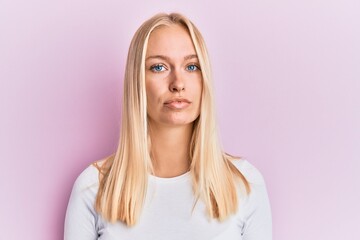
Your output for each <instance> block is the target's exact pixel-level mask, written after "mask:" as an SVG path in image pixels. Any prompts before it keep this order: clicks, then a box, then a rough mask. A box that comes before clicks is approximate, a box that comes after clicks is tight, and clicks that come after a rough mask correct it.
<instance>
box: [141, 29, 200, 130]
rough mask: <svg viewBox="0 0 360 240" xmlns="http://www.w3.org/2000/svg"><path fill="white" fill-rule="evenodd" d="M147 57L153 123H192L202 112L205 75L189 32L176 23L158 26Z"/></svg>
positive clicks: (149, 113)
mask: <svg viewBox="0 0 360 240" xmlns="http://www.w3.org/2000/svg"><path fill="white" fill-rule="evenodd" d="M145 59H146V60H145V68H146V69H145V81H146V92H147V113H148V118H149V122H150V124H157V125H163V126H180V125H186V124H192V123H193V121H194V120H195V119H196V118H197V117H198V116H199V114H200V101H201V91H202V75H201V69H200V64H199V60H198V57H197V55H196V51H195V47H194V45H193V42H192V40H191V37H190V35H189V33H188V32H187V31H186V29H185V28H184V27H182V26H180V25H177V24H173V25H171V26H161V27H159V28H157V29H155V30H154V31H153V32H152V33H151V34H150V37H149V41H148V47H147V52H146V58H145Z"/></svg>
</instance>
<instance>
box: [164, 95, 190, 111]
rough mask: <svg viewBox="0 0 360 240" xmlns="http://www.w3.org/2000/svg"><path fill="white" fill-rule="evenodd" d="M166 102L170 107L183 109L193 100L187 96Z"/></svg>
mask: <svg viewBox="0 0 360 240" xmlns="http://www.w3.org/2000/svg"><path fill="white" fill-rule="evenodd" d="M164 104H165V106H166V107H168V108H171V109H177V110H181V109H184V108H187V107H188V106H189V105H190V104H191V102H190V101H189V100H187V99H185V98H173V99H171V100H169V101H166V102H165V103H164Z"/></svg>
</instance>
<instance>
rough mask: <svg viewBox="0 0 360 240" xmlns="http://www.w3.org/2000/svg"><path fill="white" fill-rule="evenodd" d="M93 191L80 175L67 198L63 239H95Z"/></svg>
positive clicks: (95, 219)
mask: <svg viewBox="0 0 360 240" xmlns="http://www.w3.org/2000/svg"><path fill="white" fill-rule="evenodd" d="M93 200H94V197H93V192H92V191H90V189H89V187H87V186H86V185H85V184H84V179H83V178H82V176H81V175H80V176H79V177H78V178H77V180H76V181H75V183H74V186H73V188H72V191H71V195H70V198H69V202H68V206H67V210H66V215H65V224H64V240H96V239H97V237H98V235H97V231H96V221H97V215H96V213H95V211H94V208H93V203H94V201H93Z"/></svg>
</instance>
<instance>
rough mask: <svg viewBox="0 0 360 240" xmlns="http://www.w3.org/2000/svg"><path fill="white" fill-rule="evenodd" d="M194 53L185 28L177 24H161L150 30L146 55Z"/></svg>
mask: <svg viewBox="0 0 360 240" xmlns="http://www.w3.org/2000/svg"><path fill="white" fill-rule="evenodd" d="M154 54H161V55H167V56H171V55H189V54H196V52H195V47H194V44H193V42H192V39H191V37H190V34H189V32H188V31H187V29H186V28H185V27H183V26H181V25H179V24H171V25H169V26H161V27H158V28H156V29H155V30H153V31H152V33H151V34H150V37H149V41H148V46H147V51H146V56H150V55H154Z"/></svg>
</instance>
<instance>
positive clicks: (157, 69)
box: [150, 64, 166, 72]
mask: <svg viewBox="0 0 360 240" xmlns="http://www.w3.org/2000/svg"><path fill="white" fill-rule="evenodd" d="M150 70H151V71H153V72H162V71H165V70H166V68H165V66H164V65H162V64H156V65H154V66H151V67H150Z"/></svg>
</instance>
